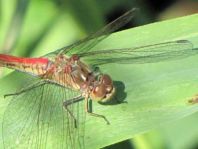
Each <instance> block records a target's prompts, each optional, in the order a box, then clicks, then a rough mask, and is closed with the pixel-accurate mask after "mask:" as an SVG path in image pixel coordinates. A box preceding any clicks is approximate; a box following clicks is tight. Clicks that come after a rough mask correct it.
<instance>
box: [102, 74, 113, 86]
mask: <svg viewBox="0 0 198 149" xmlns="http://www.w3.org/2000/svg"><path fill="white" fill-rule="evenodd" d="M100 80H101V83H102V84H104V85H112V80H111V78H110V76H109V75H103V76H101V78H100Z"/></svg>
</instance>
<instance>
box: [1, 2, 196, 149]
mask: <svg viewBox="0 0 198 149" xmlns="http://www.w3.org/2000/svg"><path fill="white" fill-rule="evenodd" d="M133 7H136V8H139V9H140V12H139V13H138V14H137V16H136V17H135V19H134V20H133V21H132V22H130V23H129V24H127V25H126V26H125V28H130V27H134V26H139V25H143V24H148V23H151V22H155V21H160V20H164V19H170V18H175V17H179V16H184V15H189V14H193V13H197V12H198V2H197V1H196V0H111V1H110V0H109V1H107V0H1V1H0V53H9V54H12V55H17V56H41V55H44V54H46V53H49V52H51V51H54V50H56V49H58V48H61V47H63V46H65V45H68V44H71V43H73V42H75V41H77V40H79V39H81V38H83V37H85V36H86V35H88V34H90V33H93V32H95V31H97V30H98V29H99V28H101V27H103V26H104V25H105V24H106V23H108V22H110V21H112V20H114V19H115V18H117V17H119V16H120V15H121V14H123V13H124V12H126V11H127V10H129V9H131V8H133ZM189 23H190V22H189ZM125 28H122V29H125ZM133 38H135V37H133ZM8 72H9V71H8V70H2V69H0V75H1V76H0V77H3V76H5V75H6V74H7V73H8ZM197 123H198V114H197V113H195V114H193V115H191V116H189V117H186V118H184V119H182V120H178V121H176V122H173V123H171V124H167V125H166V126H162V127H159V128H157V129H155V130H152V131H150V132H145V133H144V134H142V135H138V136H136V137H134V138H133V139H131V140H127V141H124V142H120V143H117V144H114V145H112V146H109V147H106V148H107V149H108V148H111V149H119V148H127V149H133V148H134V149H195V148H198V127H197Z"/></svg>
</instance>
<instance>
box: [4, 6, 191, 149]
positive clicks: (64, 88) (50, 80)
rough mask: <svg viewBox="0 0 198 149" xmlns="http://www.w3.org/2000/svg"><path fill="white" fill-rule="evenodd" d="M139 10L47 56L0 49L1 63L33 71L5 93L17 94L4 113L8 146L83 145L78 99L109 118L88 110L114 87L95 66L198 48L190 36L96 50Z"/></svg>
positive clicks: (159, 57) (150, 60) (186, 52)
mask: <svg viewBox="0 0 198 149" xmlns="http://www.w3.org/2000/svg"><path fill="white" fill-rule="evenodd" d="M135 11H136V9H132V10H130V11H128V12H127V13H125V14H124V15H122V16H121V17H119V18H118V19H116V20H115V21H113V22H112V23H110V24H108V25H107V26H105V27H104V28H102V29H101V30H99V31H98V32H96V33H95V34H93V35H91V36H88V37H87V38H85V39H83V40H81V41H79V42H77V43H74V44H72V45H70V46H67V47H64V48H62V49H59V50H57V51H55V52H53V53H50V54H48V55H46V56H44V57H40V58H19V57H14V56H9V55H2V54H1V55H0V66H2V67H8V68H11V69H15V70H18V71H21V72H24V73H27V74H30V75H32V76H34V77H35V79H34V80H32V81H31V84H29V85H27V86H26V87H24V88H22V89H21V90H19V91H18V92H16V93H13V94H7V95H5V96H13V98H12V100H11V101H10V103H9V105H8V107H7V109H6V111H5V114H4V119H3V140H4V141H3V142H4V147H5V148H17V147H18V148H49V147H51V148H83V147H84V145H83V144H84V143H83V141H81V140H83V139H81V138H83V136H81V133H82V132H83V130H84V128H83V127H84V126H83V122H84V117H80V116H79V115H83V113H84V112H82V111H81V112H79V111H78V107H77V106H74V105H75V104H76V102H79V101H80V100H82V99H84V106H85V108H84V109H85V112H86V113H89V115H92V116H96V117H100V118H101V120H104V122H105V123H104V124H106V123H107V124H109V123H111V122H109V121H108V118H106V117H105V115H100V114H98V113H97V112H95V113H93V112H91V111H90V109H89V102H88V101H89V100H94V101H98V102H107V101H109V100H112V99H113V96H114V94H115V92H116V86H114V83H113V80H112V79H111V76H109V75H108V74H103V73H102V72H99V71H95V70H94V69H93V68H94V67H96V66H97V67H98V66H100V65H105V64H109V63H123V64H128V63H153V62H159V61H163V60H174V59H178V58H184V57H187V56H190V55H193V54H194V51H193V45H192V44H191V42H189V41H188V40H177V41H170V42H164V43H157V44H153V45H145V46H141V47H135V48H125V49H112V50H98V51H93V50H92V48H93V47H94V46H95V45H97V44H98V43H99V42H100V41H102V40H103V39H105V38H107V37H108V36H109V35H110V33H111V32H113V31H115V30H117V29H119V28H120V27H122V26H123V25H125V24H126V23H128V22H129V21H130V20H131V19H132V18H133V16H134V12H135ZM82 59H83V60H84V61H82ZM86 61H89V62H90V65H91V66H92V67H90V65H88V64H87V63H86ZM57 93H59V94H58V97H57ZM71 96H73V98H71ZM84 116H85V115H84ZM81 131H82V132H81Z"/></svg>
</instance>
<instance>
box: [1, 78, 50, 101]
mask: <svg viewBox="0 0 198 149" xmlns="http://www.w3.org/2000/svg"><path fill="white" fill-rule="evenodd" d="M45 84H47V82H46V81H43V80H42V81H40V82H36V83H34V84H31V85H30V86H28V87H26V88H24V89H22V90H20V91H18V92H15V93H11V94H5V95H4V98H6V97H8V96H15V95H20V94H22V93H24V92H26V91H29V90H31V89H34V88H37V87H39V86H42V85H45Z"/></svg>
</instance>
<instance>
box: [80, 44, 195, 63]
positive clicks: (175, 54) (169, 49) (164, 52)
mask: <svg viewBox="0 0 198 149" xmlns="http://www.w3.org/2000/svg"><path fill="white" fill-rule="evenodd" d="M197 52H198V50H196V49H193V45H192V43H191V42H190V41H188V40H177V41H172V42H165V43H159V44H154V45H146V46H141V47H136V48H125V49H113V50H100V51H90V52H86V53H81V54H79V56H80V57H81V58H82V59H83V60H85V61H87V62H89V63H90V64H91V65H102V64H108V63H125V64H126V63H154V62H159V61H164V60H174V59H179V58H185V57H187V56H190V55H193V54H196V53H197Z"/></svg>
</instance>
